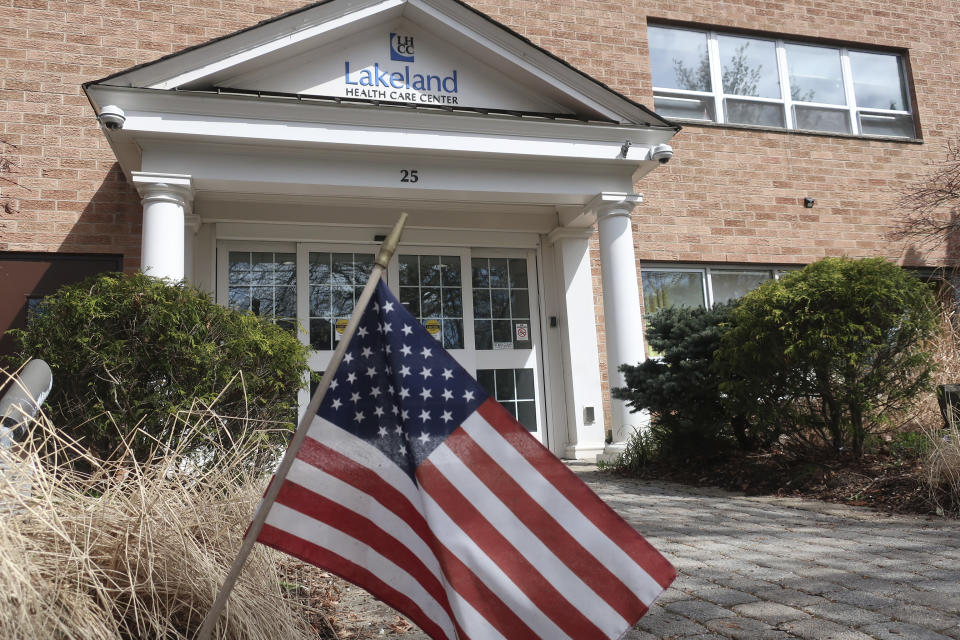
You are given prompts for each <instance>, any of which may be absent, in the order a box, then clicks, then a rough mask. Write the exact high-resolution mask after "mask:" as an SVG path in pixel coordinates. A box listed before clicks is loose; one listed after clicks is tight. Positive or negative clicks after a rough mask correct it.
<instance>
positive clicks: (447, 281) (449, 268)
mask: <svg viewBox="0 0 960 640" xmlns="http://www.w3.org/2000/svg"><path fill="white" fill-rule="evenodd" d="M440 264H441V270H442V271H443V286H445V287H459V286H460V258H458V257H456V256H443V257H441V258H440Z"/></svg>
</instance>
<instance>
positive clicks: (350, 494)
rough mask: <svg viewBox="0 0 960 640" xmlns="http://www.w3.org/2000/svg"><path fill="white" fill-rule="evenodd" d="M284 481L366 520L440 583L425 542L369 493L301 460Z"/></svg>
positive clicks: (438, 565)
mask: <svg viewBox="0 0 960 640" xmlns="http://www.w3.org/2000/svg"><path fill="white" fill-rule="evenodd" d="M287 480H289V481H290V482H294V483H296V484H298V485H300V486H301V487H304V488H306V489H309V490H310V491H312V492H314V493H318V494H320V495H322V496H325V497H327V498H329V499H330V500H333V501H334V502H336V503H338V504H340V505H343V506H344V507H346V508H347V509H350V510H351V511H353V512H354V513H357V514H360V515H361V516H363V517H365V518H367V519H369V520H370V521H371V522H373V523H374V524H376V525H377V526H378V527H380V528H381V529H383V530H384V531H386V532H387V533H388V534H390V535H391V536H393V537H394V538H396V539H397V540H398V541H399V542H400V543H401V544H403V546H404V547H406V548H407V549H409V550H410V551H411V552H412V553H413V554H414V555H415V556H417V557H418V558H420V560H422V561H423V563H424V564H425V565H426V567H427V569H429V570H430V573H432V574H433V575H434V576H435V577H436V578H437V580H439V581H440V582H441V583H443V582H444V577H443V573H442V571H441V569H440V563H439V562H438V561H437V558H436V556H435V555H433V551H432V550H431V549H430V547H429V546H427V543H426V542H424V540H423V539H422V538H421V537H420V536H419V535H417V532H416V531H414V530H413V528H411V527H410V525H409V524H407V521H406V520H404V519H403V518H401V517H400V516H398V515H397V514H395V513H394V512H393V511H391V510H390V509H388V508H386V507H385V506H383V505H382V504H381V503H380V502H379V501H377V500H376V499H375V498H374V497H373V496H371V495H370V494H368V493H366V492H364V491H360V490H359V489H357V488H356V487H354V486H352V485H349V484H347V483H346V482H343V481H342V480H340V479H339V478H336V477H334V476H332V475H330V474H329V473H326V472H325V471H321V470H320V469H318V468H316V467H314V466H313V465H310V464H308V463H306V462H304V461H303V460H294V462H293V466H291V467H290V473H289V474H287Z"/></svg>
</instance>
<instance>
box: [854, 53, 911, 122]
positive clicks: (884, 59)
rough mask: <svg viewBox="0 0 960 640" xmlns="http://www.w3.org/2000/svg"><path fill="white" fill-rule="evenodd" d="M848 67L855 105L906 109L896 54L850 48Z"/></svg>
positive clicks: (905, 96)
mask: <svg viewBox="0 0 960 640" xmlns="http://www.w3.org/2000/svg"><path fill="white" fill-rule="evenodd" d="M850 69H851V71H852V72H853V92H854V94H855V95H856V99H857V106H858V107H868V108H871V109H892V110H895V111H906V110H907V93H906V91H905V90H904V84H903V78H902V77H901V75H900V60H899V56H896V55H893V54H889V53H865V52H863V51H851V52H850Z"/></svg>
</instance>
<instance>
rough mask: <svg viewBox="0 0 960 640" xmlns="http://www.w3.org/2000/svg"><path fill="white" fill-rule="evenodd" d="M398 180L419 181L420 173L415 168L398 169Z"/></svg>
mask: <svg viewBox="0 0 960 640" xmlns="http://www.w3.org/2000/svg"><path fill="white" fill-rule="evenodd" d="M400 182H420V174H419V173H418V172H417V170H416V169H400Z"/></svg>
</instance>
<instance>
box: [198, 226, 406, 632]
mask: <svg viewBox="0 0 960 640" xmlns="http://www.w3.org/2000/svg"><path fill="white" fill-rule="evenodd" d="M406 221H407V214H406V213H401V214H400V218H399V219H398V220H397V223H396V224H395V225H394V227H393V230H392V231H391V232H390V235H388V236H387V237H386V239H385V240H384V241H383V243H382V244H381V245H380V251H379V252H378V253H377V258H376V263H375V264H374V266H373V271H372V272H371V273H370V279H369V280H367V284H366V286H365V287H364V288H363V292H362V293H361V294H360V298H359V299H358V300H357V303H356V305H355V306H354V309H353V315H351V316H350V321H349V322H348V323H347V327H346V329H344V331H343V336H341V338H340V342H339V343H338V344H337V348H336V349H335V350H334V352H333V357H331V358H330V364H329V365H327V369H326V371H324V373H323V377H322V378H321V379H320V385H319V386H318V387H317V390H316V391H315V392H314V394H313V397H312V398H310V404H308V405H307V410H306V411H305V412H304V414H303V417H302V418H301V419H300V423H299V425H297V430H296V431H295V432H294V434H293V438H292V439H291V440H290V445H289V446H288V447H287V451H286V453H285V454H284V456H283V460H281V461H280V466H278V467H277V471H276V473H274V476H273V480H272V481H271V482H270V486H269V487H267V492H266V493H265V494H264V496H263V499H262V500H261V501H260V505H259V506H258V507H257V512H256V513H255V514H254V516H253V522H251V523H250V528H249V529H247V534H246V535H245V536H244V537H243V544H242V545H240V551H239V552H238V553H237V557H236V559H235V560H234V561H233V566H231V567H230V573H228V574H227V578H226V580H224V582H223V586H222V587H220V593H218V594H217V599H216V600H215V601H214V603H213V606H212V607H211V608H210V611H208V612H207V615H206V617H205V618H204V620H203V625H202V626H201V627H200V631H199V632H198V633H197V636H196V639H195V640H209V638H210V634H212V633H213V628H214V626H215V625H216V622H217V619H218V618H219V617H220V612H221V611H222V610H223V608H224V606H225V605H226V603H227V598H228V597H229V596H230V592H231V591H232V590H233V585H234V584H235V583H236V581H237V578H238V577H239V576H240V570H241V569H243V565H244V563H246V561H247V557H248V556H249V555H250V551H252V550H253V545H254V543H255V542H256V541H257V537H258V536H259V535H260V531H261V530H262V529H263V524H264V522H266V519H267V514H268V513H269V512H270V507H272V506H273V503H274V501H275V500H276V499H277V494H279V493H280V487H281V486H282V485H283V481H284V479H285V478H286V477H287V473H288V472H289V471H290V467H291V465H293V461H294V459H295V458H296V457H297V452H298V451H299V450H300V445H301V444H303V441H304V439H305V438H306V437H307V431H308V430H309V429H310V424H311V423H312V422H313V418H314V416H316V414H317V409H319V408H320V403H321V402H323V398H324V396H326V395H327V389H329V388H330V382H331V381H332V380H333V376H334V375H336V372H337V368H338V367H339V366H340V362H341V360H343V354H344V353H345V352H346V350H347V345H348V344H349V343H350V339H351V338H353V334H354V332H355V331H356V330H357V325H359V324H360V317H361V316H362V315H363V311H364V309H366V308H367V304H368V303H369V302H370V298H372V297H373V292H374V289H376V287H377V281H378V280H380V277H381V276H382V275H383V272H384V271H385V270H386V268H387V265H388V264H389V263H390V258H391V257H393V253H394V252H395V251H396V249H397V245H398V244H399V243H400V235H401V234H402V233H403V226H404V224H406Z"/></svg>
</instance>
